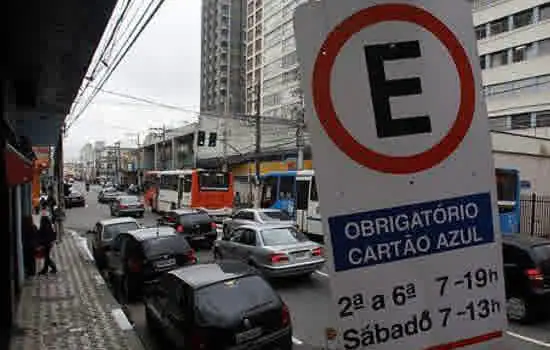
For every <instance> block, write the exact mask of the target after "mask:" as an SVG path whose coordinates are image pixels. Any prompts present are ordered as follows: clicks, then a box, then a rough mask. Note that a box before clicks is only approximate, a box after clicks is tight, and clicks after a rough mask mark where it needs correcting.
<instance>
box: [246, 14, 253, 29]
mask: <svg viewBox="0 0 550 350" xmlns="http://www.w3.org/2000/svg"><path fill="white" fill-rule="evenodd" d="M247 24H248V28H252V27H254V16H250V17H248V23H247Z"/></svg>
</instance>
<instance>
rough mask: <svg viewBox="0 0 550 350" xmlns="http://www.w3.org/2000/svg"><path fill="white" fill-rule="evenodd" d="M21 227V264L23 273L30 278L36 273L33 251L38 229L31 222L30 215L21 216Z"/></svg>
mask: <svg viewBox="0 0 550 350" xmlns="http://www.w3.org/2000/svg"><path fill="white" fill-rule="evenodd" d="M21 229H22V231H23V232H22V234H23V265H24V266H25V275H26V277H27V278H30V277H32V276H34V275H36V260H35V256H34V253H35V251H36V248H37V247H38V244H37V243H38V242H37V239H38V229H37V228H36V225H35V224H34V222H33V219H32V216H24V217H23V218H22V223H21Z"/></svg>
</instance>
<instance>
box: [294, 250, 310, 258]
mask: <svg viewBox="0 0 550 350" xmlns="http://www.w3.org/2000/svg"><path fill="white" fill-rule="evenodd" d="M293 255H294V257H295V258H296V259H305V258H307V252H298V253H294V254H293Z"/></svg>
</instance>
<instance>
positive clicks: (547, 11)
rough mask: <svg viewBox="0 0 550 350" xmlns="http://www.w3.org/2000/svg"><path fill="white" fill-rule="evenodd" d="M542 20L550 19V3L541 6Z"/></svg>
mask: <svg viewBox="0 0 550 350" xmlns="http://www.w3.org/2000/svg"><path fill="white" fill-rule="evenodd" d="M539 17H540V20H541V21H544V20H546V19H550V4H545V5H542V6H541V7H540V16H539Z"/></svg>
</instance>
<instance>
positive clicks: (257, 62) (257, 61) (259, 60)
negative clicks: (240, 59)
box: [254, 54, 262, 67]
mask: <svg viewBox="0 0 550 350" xmlns="http://www.w3.org/2000/svg"><path fill="white" fill-rule="evenodd" d="M254 60H255V62H254V63H255V64H256V67H258V66H260V65H261V64H262V54H257V55H256V57H255V59H254Z"/></svg>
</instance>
